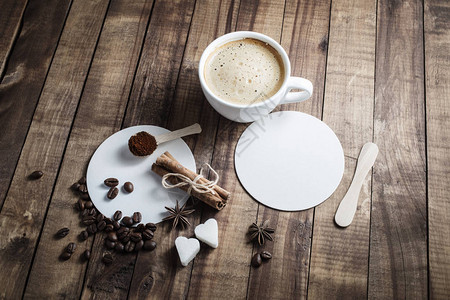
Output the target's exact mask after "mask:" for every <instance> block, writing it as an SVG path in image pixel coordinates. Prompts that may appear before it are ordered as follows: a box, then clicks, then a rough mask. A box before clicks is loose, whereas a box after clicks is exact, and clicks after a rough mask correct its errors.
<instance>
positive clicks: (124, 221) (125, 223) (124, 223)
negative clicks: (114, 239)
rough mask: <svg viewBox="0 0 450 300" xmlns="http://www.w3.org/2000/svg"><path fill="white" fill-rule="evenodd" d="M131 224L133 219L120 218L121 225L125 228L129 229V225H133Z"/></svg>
mask: <svg viewBox="0 0 450 300" xmlns="http://www.w3.org/2000/svg"><path fill="white" fill-rule="evenodd" d="M133 223H134V221H133V219H132V218H130V217H128V216H126V217H123V218H122V224H123V225H125V226H127V227H130V226H131V225H133Z"/></svg>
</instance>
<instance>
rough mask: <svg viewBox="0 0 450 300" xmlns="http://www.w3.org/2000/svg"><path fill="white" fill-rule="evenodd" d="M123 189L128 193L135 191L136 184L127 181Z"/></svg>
mask: <svg viewBox="0 0 450 300" xmlns="http://www.w3.org/2000/svg"><path fill="white" fill-rule="evenodd" d="M123 189H124V190H125V191H127V192H128V193H131V192H133V191H134V186H133V184H132V183H131V182H129V181H127V182H125V184H124V185H123Z"/></svg>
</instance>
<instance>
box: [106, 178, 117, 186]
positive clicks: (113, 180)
mask: <svg viewBox="0 0 450 300" xmlns="http://www.w3.org/2000/svg"><path fill="white" fill-rule="evenodd" d="M104 183H105V185H106V186H109V187H113V186H117V185H118V184H119V180H118V179H117V178H106V179H105V181H104Z"/></svg>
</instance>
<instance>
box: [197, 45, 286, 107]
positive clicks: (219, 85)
mask: <svg viewBox="0 0 450 300" xmlns="http://www.w3.org/2000/svg"><path fill="white" fill-rule="evenodd" d="M204 76H205V80H206V84H207V85H208V87H209V88H210V90H211V91H212V93H213V94H214V95H216V96H217V97H219V98H221V99H223V100H225V101H228V102H231V103H234V104H240V105H249V104H252V103H257V102H262V101H264V100H266V99H268V98H270V97H272V96H273V95H275V94H276V92H278V90H279V89H280V88H281V85H282V84H283V81H284V67H283V61H282V59H281V56H280V54H279V53H278V52H277V51H276V50H275V49H274V48H273V47H272V46H270V45H268V44H267V43H264V42H262V41H259V40H255V39H251V38H246V39H241V40H237V41H232V42H229V43H226V44H224V45H223V46H221V47H219V48H218V49H216V50H215V51H214V52H213V53H211V54H210V56H209V57H208V59H207V60H206V64H205V70H204Z"/></svg>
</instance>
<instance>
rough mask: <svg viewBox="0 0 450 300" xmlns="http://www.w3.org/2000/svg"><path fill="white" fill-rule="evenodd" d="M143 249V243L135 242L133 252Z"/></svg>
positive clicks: (141, 241)
mask: <svg viewBox="0 0 450 300" xmlns="http://www.w3.org/2000/svg"><path fill="white" fill-rule="evenodd" d="M143 247H144V241H143V240H140V241H139V242H137V243H136V245H135V246H134V251H140V250H141V249H142V248H143Z"/></svg>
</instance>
